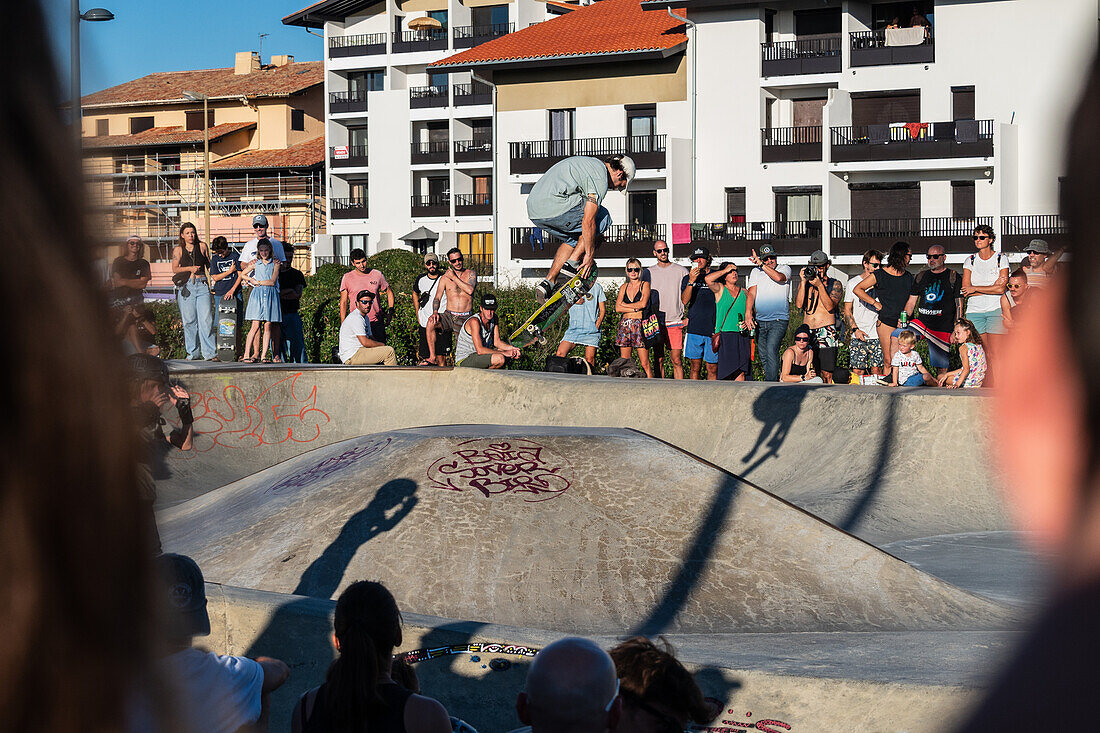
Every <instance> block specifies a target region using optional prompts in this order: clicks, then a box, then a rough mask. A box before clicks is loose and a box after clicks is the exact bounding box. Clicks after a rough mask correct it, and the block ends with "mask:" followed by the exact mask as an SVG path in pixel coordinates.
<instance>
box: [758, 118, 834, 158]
mask: <svg viewBox="0 0 1100 733" xmlns="http://www.w3.org/2000/svg"><path fill="white" fill-rule="evenodd" d="M808 160H821V127H820V126H812V127H773V128H771V129H768V128H764V129H762V130H760V162H761V163H794V162H799V161H808Z"/></svg>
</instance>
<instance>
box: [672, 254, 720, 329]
mask: <svg viewBox="0 0 1100 733" xmlns="http://www.w3.org/2000/svg"><path fill="white" fill-rule="evenodd" d="M709 272H710V270H707V272H701V273H699V278H698V279H697V280H696V281H695V283H694V284H689V283H688V278H689V277H690V276H688V275H685V276H684V279H683V280H682V281H681V282H680V290H681V291H684V290H687V289H689V288H690V289H693V290H694V291H695V292H693V293H692V294H691V300H689V301H688V304H687V319H688V325H687V328H685V329H684V333H693V334H695V335H696V336H710V335H711V334H713V333H714V317H715V315H716V313H715V310H716V309H715V304H714V291H712V290H711V289H710V288H709V287H707V284H706V283H705V282H703V278H704V277H705V276H706V275H707V274H708V273H709Z"/></svg>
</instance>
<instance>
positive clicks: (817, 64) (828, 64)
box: [760, 34, 840, 76]
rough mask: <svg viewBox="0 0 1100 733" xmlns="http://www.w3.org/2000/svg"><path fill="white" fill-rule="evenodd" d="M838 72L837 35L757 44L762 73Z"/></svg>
mask: <svg viewBox="0 0 1100 733" xmlns="http://www.w3.org/2000/svg"><path fill="white" fill-rule="evenodd" d="M839 72H840V35H839V34H838V35H835V36H820V37H817V38H800V39H798V40H796V41H778V42H775V43H761V44H760V75H761V76H792V75H795V74H836V73H839Z"/></svg>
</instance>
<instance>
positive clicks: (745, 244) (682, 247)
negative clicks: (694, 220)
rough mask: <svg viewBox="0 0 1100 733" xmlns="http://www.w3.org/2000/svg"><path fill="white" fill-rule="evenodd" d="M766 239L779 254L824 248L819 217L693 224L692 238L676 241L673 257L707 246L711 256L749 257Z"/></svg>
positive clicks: (796, 254) (795, 254)
mask: <svg viewBox="0 0 1100 733" xmlns="http://www.w3.org/2000/svg"><path fill="white" fill-rule="evenodd" d="M765 242H767V243H768V244H770V245H772V246H773V247H775V251H776V253H777V254H778V255H779V256H780V257H809V256H810V253H812V252H813V251H814V250H816V249H821V222H820V221H746V222H730V223H727V224H692V225H691V242H687V243H683V244H676V245H673V248H672V253H673V256H674V257H687V256H689V255H690V254H691V250H692V249H694V248H695V247H706V248H707V249H709V250H710V254H711V256H712V257H715V258H718V257H749V256H750V255H752V250H754V249H755V250H759V249H760V245H762V244H764V243H765Z"/></svg>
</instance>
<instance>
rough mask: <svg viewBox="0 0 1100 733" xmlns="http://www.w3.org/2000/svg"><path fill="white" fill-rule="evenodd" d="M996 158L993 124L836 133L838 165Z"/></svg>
mask: <svg viewBox="0 0 1100 733" xmlns="http://www.w3.org/2000/svg"><path fill="white" fill-rule="evenodd" d="M992 156H993V120H958V121H956V122H911V123H907V124H897V125H855V126H849V127H834V128H833V129H832V158H833V162H834V163H847V162H858V161H880V160H929V159H933V158H989V157H992Z"/></svg>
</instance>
